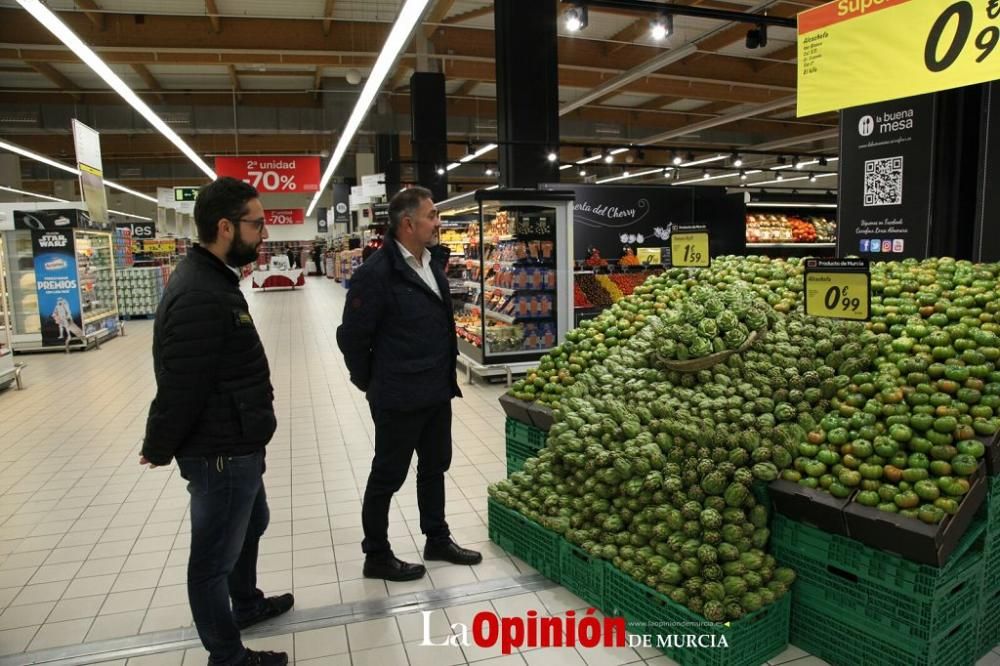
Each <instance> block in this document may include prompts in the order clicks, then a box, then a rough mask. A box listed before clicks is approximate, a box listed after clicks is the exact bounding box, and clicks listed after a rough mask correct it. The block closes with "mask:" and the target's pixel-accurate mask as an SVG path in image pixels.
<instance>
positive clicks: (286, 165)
mask: <svg viewBox="0 0 1000 666" xmlns="http://www.w3.org/2000/svg"><path fill="white" fill-rule="evenodd" d="M215 172H216V173H217V174H218V175H219V176H231V177H233V178H239V179H240V180H242V181H246V182H248V183H250V184H251V185H253V186H254V187H256V188H257V191H258V192H285V193H288V192H315V191H317V190H318V189H319V179H320V172H319V158H318V157H306V156H304V155H298V156H285V157H282V156H276V157H275V156H270V155H268V156H264V157H261V156H253V157H216V158H215Z"/></svg>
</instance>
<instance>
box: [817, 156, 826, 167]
mask: <svg viewBox="0 0 1000 666" xmlns="http://www.w3.org/2000/svg"><path fill="white" fill-rule="evenodd" d="M816 161H817V163H818V164H819V165H820V166H826V164H827V162H826V158H825V157H821V158H819V159H818V160H816Z"/></svg>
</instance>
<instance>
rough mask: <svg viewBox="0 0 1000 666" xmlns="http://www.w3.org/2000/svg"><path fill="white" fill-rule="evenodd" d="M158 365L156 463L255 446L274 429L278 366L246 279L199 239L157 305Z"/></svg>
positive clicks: (152, 429)
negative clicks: (242, 282) (271, 360)
mask: <svg viewBox="0 0 1000 666" xmlns="http://www.w3.org/2000/svg"><path fill="white" fill-rule="evenodd" d="M153 366H154V370H155V372H156V398H155V399H154V400H153V404H152V405H150V407H149V417H148V419H147V420H146V438H145V441H144V442H143V446H142V454H143V455H144V456H145V457H146V458H147V459H148V460H149V461H150V462H152V463H154V464H157V465H165V464H168V463H169V462H170V459H171V458H173V457H178V456H181V457H183V456H217V455H243V454H247V453H253V452H254V451H257V450H259V449H261V448H263V447H264V446H266V445H267V443H268V442H269V441H270V440H271V436H272V435H274V431H275V428H276V421H275V417H274V407H273V404H272V403H273V401H274V393H273V390H272V387H271V372H270V369H269V368H268V365H267V357H266V356H265V355H264V347H263V345H262V344H261V342H260V337H259V336H258V335H257V329H256V328H255V327H254V323H253V319H252V318H251V317H250V312H249V310H248V309H247V302H246V299H245V298H244V297H243V293H242V292H241V291H240V286H239V278H238V277H237V276H236V274H235V273H233V271H232V270H231V269H230V268H229V267H228V266H226V265H225V264H224V263H223V262H222V261H220V260H219V259H218V258H217V257H215V255H213V254H212V253H210V252H208V251H207V250H205V249H203V248H201V247H200V246H198V245H195V246H194V247H193V248H191V251H190V252H188V255H187V258H185V259H184V260H183V261H181V263H180V264H179V265H178V266H177V269H176V270H175V271H174V274H173V275H172V276H171V277H170V282H169V283H168V284H167V288H166V291H165V292H164V294H163V299H162V300H161V301H160V306H159V307H158V308H157V310H156V324H155V325H154V328H153Z"/></svg>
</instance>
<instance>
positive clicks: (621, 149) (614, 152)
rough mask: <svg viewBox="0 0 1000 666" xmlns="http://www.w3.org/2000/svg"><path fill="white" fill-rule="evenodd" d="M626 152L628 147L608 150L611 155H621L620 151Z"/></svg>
mask: <svg viewBox="0 0 1000 666" xmlns="http://www.w3.org/2000/svg"><path fill="white" fill-rule="evenodd" d="M627 152H628V148H615V149H614V150H612V151H610V154H612V155H621V154H622V153H627Z"/></svg>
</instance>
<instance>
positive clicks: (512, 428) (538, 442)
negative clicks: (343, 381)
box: [506, 417, 548, 451]
mask: <svg viewBox="0 0 1000 666" xmlns="http://www.w3.org/2000/svg"><path fill="white" fill-rule="evenodd" d="M506 433H507V441H508V442H510V441H511V440H514V441H516V442H520V443H521V444H525V445H527V446H530V447H531V448H533V449H535V450H536V451H537V450H538V449H541V448H542V447H543V446H545V439H546V437H548V433H547V432H545V431H544V430H539V429H538V428H535V427H534V426H530V425H528V424H526V423H521V422H520V421H517V420H515V419H512V418H510V417H507V426H506Z"/></svg>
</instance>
